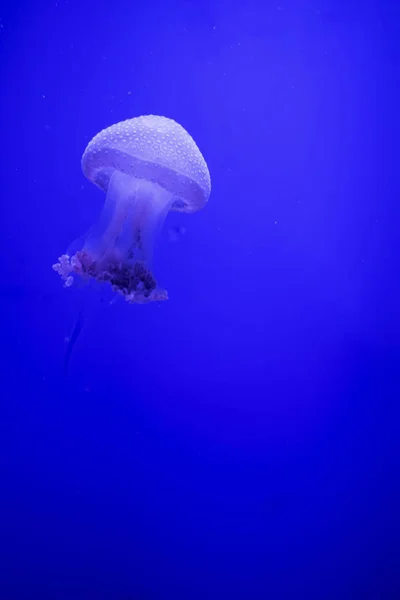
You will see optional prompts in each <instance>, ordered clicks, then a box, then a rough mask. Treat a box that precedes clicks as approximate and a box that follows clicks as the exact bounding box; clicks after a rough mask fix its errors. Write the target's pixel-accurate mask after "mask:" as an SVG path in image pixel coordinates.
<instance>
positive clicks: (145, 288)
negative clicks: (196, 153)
mask: <svg viewBox="0 0 400 600" xmlns="http://www.w3.org/2000/svg"><path fill="white" fill-rule="evenodd" d="M172 203H173V196H172V195H171V194H170V193H169V192H168V191H166V190H165V189H163V188H162V187H161V186H159V185H158V184H155V183H152V182H150V181H146V180H142V179H137V178H134V177H132V176H128V175H126V174H124V173H121V172H118V171H115V172H114V173H113V175H112V177H111V178H110V181H109V185H108V189H107V195H106V201H105V204H104V208H103V211H102V213H101V216H100V219H99V221H98V223H97V224H96V225H94V227H92V229H91V230H90V232H89V234H88V236H87V238H86V240H85V242H84V244H83V247H82V249H81V250H79V251H78V252H76V253H75V254H74V255H72V256H70V255H69V254H66V255H63V256H62V257H60V259H59V262H58V263H57V264H56V265H54V266H53V268H54V269H55V270H56V271H57V272H58V273H59V274H60V276H61V277H62V278H63V279H64V281H65V282H66V285H70V284H71V283H72V276H71V274H72V273H75V274H78V275H81V276H83V277H85V276H86V277H93V278H95V279H98V280H99V281H109V282H110V283H111V285H112V286H113V288H114V289H115V291H118V292H120V293H121V294H123V295H124V296H125V297H126V299H127V300H128V301H129V302H139V303H143V302H149V301H151V300H162V299H166V297H167V296H166V292H165V290H159V289H158V288H157V284H156V281H155V280H154V277H153V276H152V273H151V270H150V269H151V263H152V258H153V249H154V245H155V242H156V238H157V235H158V233H159V231H160V229H161V227H162V225H163V223H164V220H165V217H166V215H167V213H168V211H169V209H170V207H171V205H172Z"/></svg>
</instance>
